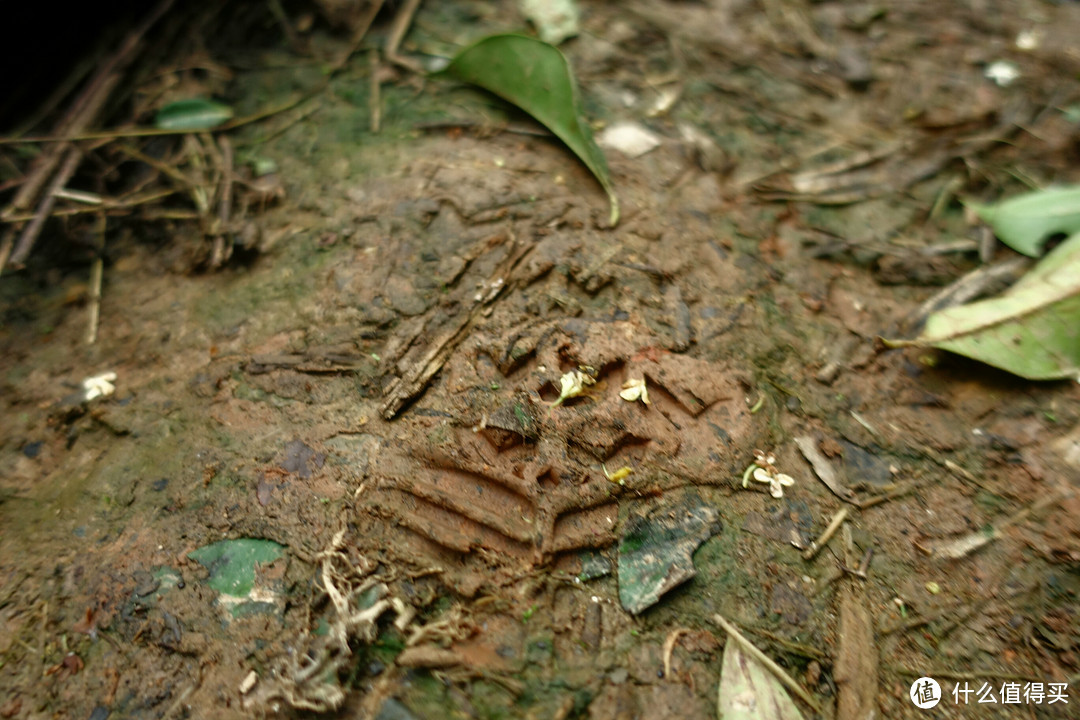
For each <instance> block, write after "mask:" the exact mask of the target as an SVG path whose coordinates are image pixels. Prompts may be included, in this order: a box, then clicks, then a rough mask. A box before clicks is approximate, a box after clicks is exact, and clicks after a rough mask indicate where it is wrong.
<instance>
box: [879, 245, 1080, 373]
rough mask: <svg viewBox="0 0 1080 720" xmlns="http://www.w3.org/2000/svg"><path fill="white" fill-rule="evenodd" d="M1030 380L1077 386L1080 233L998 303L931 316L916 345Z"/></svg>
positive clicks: (986, 302) (895, 343) (1079, 368)
mask: <svg viewBox="0 0 1080 720" xmlns="http://www.w3.org/2000/svg"><path fill="white" fill-rule="evenodd" d="M885 343H886V344H887V345H890V346H891V347H906V346H911V345H918V346H930V347H936V348H940V349H942V350H948V351H950V352H954V353H957V354H959V355H965V356H967V357H970V358H973V359H975V360H979V361H981V362H984V363H987V364H988V365H993V366H994V367H998V368H1001V369H1002V370H1007V371H1008V372H1011V373H1013V374H1014V375H1019V376H1020V377H1023V378H1027V379H1029V380H1058V379H1062V378H1076V379H1078V380H1080V233H1077V234H1075V235H1073V236H1072V237H1070V238H1069V239H1067V240H1066V241H1065V242H1063V243H1061V245H1059V246H1057V247H1056V248H1054V249H1053V250H1052V251H1051V252H1050V253H1049V254H1047V256H1046V257H1045V258H1043V259H1042V260H1041V261H1040V262H1039V263H1038V264H1037V265H1036V266H1035V267H1034V268H1032V270H1031V271H1030V272H1029V273H1028V274H1027V275H1025V276H1024V277H1023V278H1021V279H1020V281H1019V282H1017V283H1016V284H1015V285H1013V286H1012V287H1011V288H1009V289H1008V290H1007V291H1005V293H1003V294H1002V295H1000V296H999V297H996V298H991V299H989V300H982V301H980V302H976V303H971V304H970V305H961V306H959V307H954V308H949V309H947V310H942V311H940V312H936V313H934V314H933V315H931V316H930V317H929V318H928V319H927V321H926V327H925V329H924V330H923V332H922V334H921V335H920V336H919V337H917V338H915V339H914V340H910V341H906V340H899V341H897V340H886V341H885Z"/></svg>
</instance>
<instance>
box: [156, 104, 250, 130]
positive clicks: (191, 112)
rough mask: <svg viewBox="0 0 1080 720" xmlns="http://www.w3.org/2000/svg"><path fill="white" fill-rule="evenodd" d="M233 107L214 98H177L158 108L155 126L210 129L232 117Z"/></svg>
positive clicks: (162, 127) (168, 128) (178, 128)
mask: <svg viewBox="0 0 1080 720" xmlns="http://www.w3.org/2000/svg"><path fill="white" fill-rule="evenodd" d="M232 116H233V109H232V108H231V107H229V106H228V105H223V104H221V103H219V102H214V101H213V100H205V99H203V98H192V99H190V100H177V101H176V102H171V103H169V104H168V105H166V106H165V107H163V108H161V109H160V110H158V113H157V116H156V117H155V118H154V125H155V127H157V128H159V129H161V130H190V131H192V132H197V131H199V130H210V129H211V128H215V127H217V126H218V125H221V124H222V123H223V122H225V121H227V120H229V119H231V118H232Z"/></svg>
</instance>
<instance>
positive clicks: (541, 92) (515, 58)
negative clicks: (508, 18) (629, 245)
mask: <svg viewBox="0 0 1080 720" xmlns="http://www.w3.org/2000/svg"><path fill="white" fill-rule="evenodd" d="M445 72H447V73H449V74H450V75H453V76H454V77H456V78H458V79H460V80H464V81H465V82H467V83H471V84H473V85H477V86H479V87H482V88H484V89H485V90H487V91H488V92H491V93H494V94H495V95H498V96H499V97H501V98H502V99H503V100H506V101H508V102H511V103H513V104H514V105H517V106H518V107H519V108H521V109H522V110H524V111H525V112H527V113H529V114H530V115H532V116H533V117H534V118H536V119H537V120H538V121H539V122H540V123H542V124H543V125H544V126H546V127H547V128H548V129H549V130H551V132H553V133H555V135H556V136H557V137H558V138H559V139H560V140H562V141H563V142H564V143H566V145H567V147H569V148H570V149H571V150H573V151H574V154H576V155H577V156H578V157H579V158H581V161H582V162H584V163H585V165H586V166H587V167H588V168H589V170H591V171H592V174H593V175H595V176H596V179H597V180H599V181H600V184H601V185H602V186H603V188H604V190H605V192H607V195H608V199H609V200H610V202H611V225H612V226H614V225H615V224H617V223H618V222H619V200H618V198H616V197H615V187H614V186H613V185H612V183H611V175H610V173H609V172H608V166H607V161H606V159H605V158H604V153H603V152H602V151H601V150H600V148H598V147H597V146H596V143H595V142H594V141H593V138H592V133H591V132H590V131H589V126H588V125H587V124H586V123H585V122H584V121H583V120H582V118H581V107H580V103H579V101H578V90H577V83H575V82H574V75H573V73H572V72H571V71H570V64H569V63H568V62H567V61H566V57H564V56H563V54H562V53H561V52H559V50H558V48H556V47H554V46H553V45H549V44H547V43H546V42H542V41H540V40H537V39H536V38H531V37H527V36H525V35H512V34H511V35H491V36H489V37H486V38H484V39H482V40H480V41H478V42H476V43H474V44H472V45H470V46H469V47H467V48H465V49H464V50H462V51H461V52H459V53H458V54H457V56H456V57H454V59H453V60H451V61H450V65H449V66H447V68H446V70H445Z"/></svg>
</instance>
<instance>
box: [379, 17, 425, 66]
mask: <svg viewBox="0 0 1080 720" xmlns="http://www.w3.org/2000/svg"><path fill="white" fill-rule="evenodd" d="M418 7H420V0H405V4H404V5H402V6H401V9H400V10H398V13H397V15H395V16H394V24H393V25H392V26H391V28H390V38H389V39H388V40H387V41H386V59H387V60H389V61H390V62H392V63H394V64H395V65H400V66H402V67H403V68H407V69H409V70H412V71H413V72H415V73H420V74H423V72H424V68H422V67H420V64H419V63H418V62H416V61H415V60H413V59H411V58H407V57H404V56H402V55H399V54H398V49H399V48H400V47H401V41H402V40H404V39H405V34H406V33H407V32H408V31H409V26H410V25H412V19H413V16H414V15H415V14H416V9H417V8H418Z"/></svg>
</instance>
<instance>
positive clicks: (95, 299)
mask: <svg viewBox="0 0 1080 720" xmlns="http://www.w3.org/2000/svg"><path fill="white" fill-rule="evenodd" d="M106 222H107V221H106V216H105V213H101V214H100V215H98V220H97V227H95V228H94V234H95V235H96V236H97V238H96V240H97V248H96V253H95V255H94V262H93V264H92V265H91V266H90V321H89V323H88V324H89V327H88V328H87V330H86V343H87V344H88V345H93V344H94V343H96V342H97V335H98V322H99V320H100V317H101V278H102V275H104V271H105V261H104V258H103V257H102V256H103V255H104V253H105V225H106Z"/></svg>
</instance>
